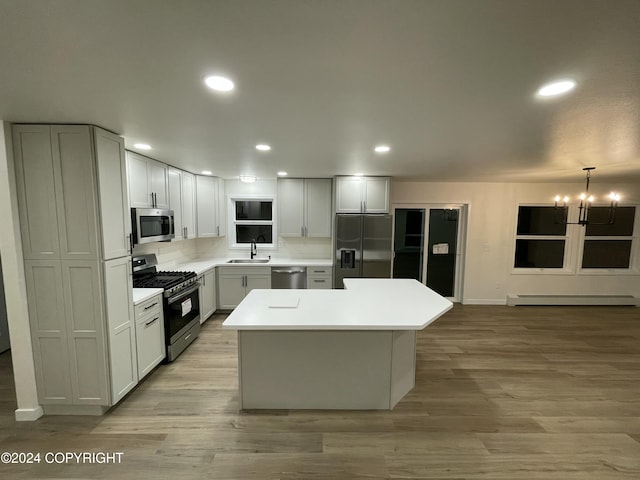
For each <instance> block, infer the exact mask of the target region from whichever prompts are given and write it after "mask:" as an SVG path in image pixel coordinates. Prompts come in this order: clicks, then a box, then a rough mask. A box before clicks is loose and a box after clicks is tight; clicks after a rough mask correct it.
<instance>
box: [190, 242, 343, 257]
mask: <svg viewBox="0 0 640 480" xmlns="http://www.w3.org/2000/svg"><path fill="white" fill-rule="evenodd" d="M196 242H197V247H196V250H197V256H198V257H249V246H248V245H247V248H246V251H244V250H239V249H229V248H228V246H227V238H226V237H218V238H200V239H198V240H197V241H196ZM265 255H271V256H272V257H277V258H309V259H316V258H319V259H329V258H331V239H329V238H283V237H279V238H278V248H277V249H270V250H267V249H260V244H258V256H261V257H262V256H265Z"/></svg>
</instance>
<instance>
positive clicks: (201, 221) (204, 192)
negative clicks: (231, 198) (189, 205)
mask: <svg viewBox="0 0 640 480" xmlns="http://www.w3.org/2000/svg"><path fill="white" fill-rule="evenodd" d="M226 218H227V216H226V214H225V194H224V180H222V179H221V178H217V177H209V176H203V175H196V231H197V232H198V233H197V234H198V237H223V236H224V235H225V234H226V228H225V226H226Z"/></svg>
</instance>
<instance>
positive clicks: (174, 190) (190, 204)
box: [169, 167, 196, 240]
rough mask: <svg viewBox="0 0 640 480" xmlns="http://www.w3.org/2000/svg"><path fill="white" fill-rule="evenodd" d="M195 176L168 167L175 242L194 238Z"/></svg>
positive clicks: (170, 206)
mask: <svg viewBox="0 0 640 480" xmlns="http://www.w3.org/2000/svg"><path fill="white" fill-rule="evenodd" d="M195 201H196V199H195V175H193V174H192V173H189V172H185V171H182V170H178V169H177V168H173V167H169V208H170V209H171V210H173V215H174V217H173V222H174V227H175V235H176V236H175V240H182V239H187V238H195V236H196V219H195V213H196V210H195Z"/></svg>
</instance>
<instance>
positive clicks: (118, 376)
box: [104, 257, 138, 405]
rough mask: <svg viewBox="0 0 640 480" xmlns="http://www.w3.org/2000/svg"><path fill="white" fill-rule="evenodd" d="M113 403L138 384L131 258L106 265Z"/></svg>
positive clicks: (111, 261)
mask: <svg viewBox="0 0 640 480" xmlns="http://www.w3.org/2000/svg"><path fill="white" fill-rule="evenodd" d="M104 285H105V298H106V315H107V330H108V334H109V363H110V367H111V368H110V370H111V404H112V405H115V404H116V403H118V402H119V401H120V400H121V399H122V397H124V396H125V395H126V394H127V393H128V392H129V391H130V390H131V389H132V388H133V387H135V386H136V384H137V383H138V363H137V356H136V333H135V321H134V318H135V317H134V311H133V298H132V288H133V285H132V280H131V263H130V259H129V258H128V257H126V258H118V259H115V260H109V261H108V262H104Z"/></svg>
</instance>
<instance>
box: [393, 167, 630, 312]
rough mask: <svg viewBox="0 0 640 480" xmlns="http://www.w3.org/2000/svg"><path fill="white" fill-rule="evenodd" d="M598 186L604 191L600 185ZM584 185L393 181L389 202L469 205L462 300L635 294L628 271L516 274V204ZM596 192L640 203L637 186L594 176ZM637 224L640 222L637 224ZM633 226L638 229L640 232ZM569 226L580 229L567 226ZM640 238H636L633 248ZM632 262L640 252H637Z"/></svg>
mask: <svg viewBox="0 0 640 480" xmlns="http://www.w3.org/2000/svg"><path fill="white" fill-rule="evenodd" d="M599 185H602V186H603V188H606V192H600V191H599V190H598V187H599ZM583 188H584V184H581V183H571V184H549V183H544V184H541V183H522V184H516V183H430V182H398V181H394V182H393V185H392V190H391V201H392V204H394V205H400V204H403V205H405V204H416V205H417V204H442V203H461V204H467V205H468V212H469V215H468V223H467V237H466V246H467V248H466V258H465V266H464V284H463V303H495V304H501V303H505V301H506V297H507V295H510V294H588V295H595V294H619V295H623V294H624V295H638V292H640V273H639V272H638V271H637V270H636V271H635V272H633V274H631V275H606V274H605V275H603V274H600V275H584V274H583V275H580V274H577V273H569V274H562V275H558V274H544V275H540V274H515V273H514V272H513V268H512V267H513V258H514V252H515V231H516V220H517V218H516V217H517V208H518V205H519V204H551V205H552V204H553V200H552V199H553V197H554V196H555V195H556V194H562V193H565V192H566V193H567V194H569V193H574V192H580V191H581V189H583ZM591 190H592V191H593V192H594V194H596V195H598V194H604V193H608V191H609V190H615V191H618V192H621V193H622V194H623V202H622V203H629V204H636V205H637V204H640V186H639V185H636V184H611V183H607V182H605V181H602V182H599V181H598V179H597V177H596V178H594V179H593V183H592V186H591ZM638 227H640V226H638ZM638 227H637V231H638ZM569 228H583V227H580V226H570V227H569ZM638 244H640V241H637V242H636V250H638V247H639V245H638ZM635 253H636V255H635V257H636V267H638V266H639V265H638V257H639V256H640V252H638V251H636V252H635Z"/></svg>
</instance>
